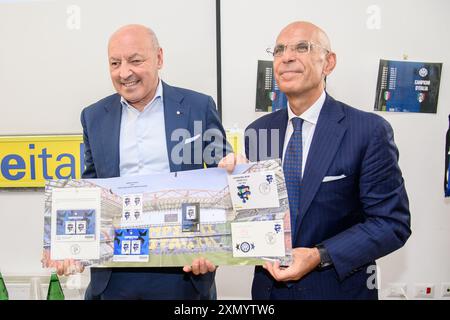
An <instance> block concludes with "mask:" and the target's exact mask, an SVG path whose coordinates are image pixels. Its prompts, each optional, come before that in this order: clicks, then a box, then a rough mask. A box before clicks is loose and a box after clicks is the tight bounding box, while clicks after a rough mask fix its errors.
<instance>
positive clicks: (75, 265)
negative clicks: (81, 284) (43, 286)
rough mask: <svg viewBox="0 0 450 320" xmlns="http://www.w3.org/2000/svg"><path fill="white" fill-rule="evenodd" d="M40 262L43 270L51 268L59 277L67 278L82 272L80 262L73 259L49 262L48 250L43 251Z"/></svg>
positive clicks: (82, 267) (82, 268)
mask: <svg viewBox="0 0 450 320" xmlns="http://www.w3.org/2000/svg"><path fill="white" fill-rule="evenodd" d="M41 262H42V267H43V268H53V269H55V270H56V273H57V274H58V275H59V276H62V275H65V276H69V275H71V274H76V273H82V272H83V271H84V265H82V264H81V262H80V261H75V260H73V259H66V260H51V259H50V251H49V250H44V252H43V253H42V259H41Z"/></svg>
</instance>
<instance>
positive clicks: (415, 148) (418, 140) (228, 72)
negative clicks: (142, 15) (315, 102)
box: [222, 0, 450, 298]
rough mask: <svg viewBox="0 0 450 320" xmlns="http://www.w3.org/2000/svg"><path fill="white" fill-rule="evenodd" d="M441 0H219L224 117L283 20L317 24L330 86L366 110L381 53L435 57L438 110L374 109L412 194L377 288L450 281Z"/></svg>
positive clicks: (240, 100)
mask: <svg viewBox="0 0 450 320" xmlns="http://www.w3.org/2000/svg"><path fill="white" fill-rule="evenodd" d="M372 5H375V6H377V8H379V10H380V12H381V24H380V29H369V28H368V27H367V24H366V23H367V21H368V20H370V19H369V17H370V16H371V15H370V14H368V13H367V10H368V8H369V7H370V6H372ZM448 12H450V2H448V1H446V0H430V1H426V2H425V1H419V0H413V1H411V0H396V1H384V0H375V1H373V0H370V1H368V0H340V1H333V0H322V1H302V0H280V1H276V2H275V1H269V0H247V1H240V0H227V1H223V5H222V14H223V23H222V29H223V43H222V48H223V52H222V55H223V70H224V75H223V109H224V116H223V122H224V125H225V126H235V125H236V126H237V127H241V128H245V126H247V125H248V124H249V122H251V121H253V120H254V119H256V118H258V117H259V116H261V115H262V113H256V112H254V109H255V95H256V94H255V89H256V70H257V60H258V59H260V60H270V59H271V57H269V56H268V55H267V54H266V53H265V49H266V48H267V47H268V46H271V45H273V43H274V42H275V38H276V36H277V35H278V33H279V31H280V30H281V29H282V28H283V27H284V26H285V25H287V24H288V23H289V22H292V21H295V20H307V21H311V22H313V23H315V24H317V25H319V26H321V27H322V28H323V29H324V30H325V31H326V32H327V33H328V35H329V37H330V39H331V44H332V49H333V50H334V51H335V52H336V53H337V61H338V62H337V68H336V69H335V71H334V72H333V74H332V75H331V76H329V77H328V82H327V85H328V92H329V93H330V94H331V95H332V96H334V97H335V98H336V99H338V100H341V101H343V102H346V103H348V104H350V105H353V106H355V107H357V108H359V109H361V110H365V111H372V110H373V106H374V101H375V89H376V81H377V75H378V64H379V59H392V60H402V59H403V55H408V58H409V60H411V61H425V62H443V63H444V67H443V72H442V78H441V87H440V94H439V105H438V112H437V114H411V113H409V114H394V113H381V112H378V114H380V115H381V116H382V117H384V118H386V119H387V120H388V121H389V122H390V123H391V124H392V126H393V128H394V132H395V140H396V143H397V146H398V148H399V151H400V166H401V169H402V171H403V175H404V178H405V181H406V188H407V191H408V195H409V198H410V209H411V215H412V231H413V234H412V236H411V238H410V239H409V241H408V242H407V244H406V246H405V247H404V248H402V249H401V250H399V251H397V252H395V253H393V254H391V255H389V256H387V257H384V258H382V259H380V261H379V266H380V273H381V288H382V291H381V295H380V297H382V298H383V297H384V296H385V295H386V293H387V292H386V288H387V287H388V285H389V284H390V283H404V284H406V285H407V292H406V293H407V296H408V297H409V298H413V296H414V294H413V293H414V290H413V288H414V284H416V283H431V284H434V285H436V289H438V291H439V292H437V296H436V297H437V298H439V297H440V286H441V283H442V282H447V283H448V282H450V250H449V249H448V248H449V245H450V210H449V209H450V206H449V205H450V200H448V199H444V197H443V178H444V150H445V134H446V131H447V128H448V118H447V117H448V114H449V113H450V109H449V105H450V91H449V80H450V74H449V73H448V72H447V71H448V70H447V67H448V65H449V64H450V41H449V40H448V30H450V23H449V19H448Z"/></svg>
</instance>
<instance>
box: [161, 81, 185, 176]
mask: <svg viewBox="0 0 450 320" xmlns="http://www.w3.org/2000/svg"><path fill="white" fill-rule="evenodd" d="M162 84H163V101H164V124H165V128H166V143H167V154H168V156H169V164H170V171H171V172H176V171H181V169H182V168H181V164H175V163H174V162H173V161H172V157H171V153H172V149H173V147H175V145H176V144H177V143H179V141H171V135H172V132H174V131H175V130H176V129H180V128H182V129H188V128H189V123H188V121H189V112H190V108H189V106H187V105H185V104H182V101H183V99H184V96H183V95H182V94H180V93H179V92H178V91H177V90H175V89H174V88H173V87H171V86H169V85H168V84H166V83H165V82H163V83H162Z"/></svg>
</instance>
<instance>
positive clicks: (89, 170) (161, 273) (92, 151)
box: [81, 82, 230, 299]
mask: <svg viewBox="0 0 450 320" xmlns="http://www.w3.org/2000/svg"><path fill="white" fill-rule="evenodd" d="M163 102H164V121H165V130H166V136H165V137H158V138H159V139H165V140H166V141H167V152H168V155H169V162H170V171H171V172H175V171H181V170H193V169H201V168H203V163H193V162H191V163H184V162H183V163H181V164H177V163H174V162H173V161H172V159H171V157H170V155H171V152H172V149H173V148H174V146H175V145H177V143H179V141H171V134H172V132H173V131H174V130H176V129H187V130H188V131H189V133H190V135H191V137H194V135H196V134H198V133H197V132H194V121H201V124H202V130H203V131H202V132H203V133H204V132H205V131H206V130H207V129H213V130H214V129H215V130H216V133H219V134H220V135H221V138H222V139H221V141H215V140H214V141H213V142H211V143H214V145H217V144H218V145H220V146H222V147H221V152H220V153H221V154H218V155H216V154H213V156H217V157H218V158H219V159H220V158H222V157H223V156H224V155H225V154H226V153H227V152H229V151H230V150H229V149H227V148H229V147H228V145H227V143H226V139H225V132H224V129H223V127H222V124H221V123H220V119H219V117H218V114H217V112H216V107H215V104H214V101H213V100H212V98H211V97H209V96H206V95H204V94H201V93H198V92H194V91H191V90H186V89H181V88H176V87H172V86H169V85H167V84H166V83H164V82H163ZM121 115H122V107H121V103H120V96H119V95H118V94H113V95H111V96H108V97H106V98H104V99H102V100H100V101H98V102H96V103H94V104H93V105H91V106H89V107H87V108H85V109H84V110H83V111H82V113H81V123H82V125H83V137H84V144H85V153H84V155H85V159H84V160H85V161H84V162H85V170H84V173H83V175H82V177H83V178H111V177H118V176H120V169H119V159H120V158H119V150H120V148H119V138H120V122H121ZM211 143H210V142H208V141H203V142H202V144H195V143H191V145H192V146H191V157H192V158H193V157H194V154H195V152H196V151H198V150H194V148H197V147H198V146H199V145H200V146H201V148H202V150H201V152H202V155H203V150H204V149H205V148H206V147H207V146H210V147H212V146H211V145H210V144H211ZM215 165H217V164H211V165H209V166H215ZM139 269H141V270H139V274H142V276H143V277H147V278H146V279H147V281H148V277H151V278H152V279H151V282H152V283H153V284H154V287H156V288H157V287H163V286H165V287H167V288H173V287H176V288H178V289H179V290H172V292H169V293H161V295H159V296H158V297H159V298H161V299H198V298H208V297H210V294H211V292H210V289H211V288H213V289H214V290H215V286H214V275H215V274H214V273H208V274H206V275H204V276H193V275H187V274H185V273H184V272H183V271H182V268H181V267H179V268H145V269H146V270H145V271H147V272H142V271H143V270H142V269H143V268H139ZM128 271H131V272H133V270H128ZM136 271H137V272H138V270H136ZM111 272H112V270H111V269H109V268H106V269H104V268H91V283H90V286H89V288H88V291H87V295H86V297H87V298H95V297H98V296H99V295H100V294H101V293H102V292H103V291H104V290H105V288H106V286H107V285H108V282H109V279H110V277H111ZM123 285H124V286H126V285H127V284H126V282H124V284H123ZM192 286H193V287H194V289H195V290H192V288H191V287H192ZM148 290H152V288H151V287H149V288H148ZM157 294H158V293H157Z"/></svg>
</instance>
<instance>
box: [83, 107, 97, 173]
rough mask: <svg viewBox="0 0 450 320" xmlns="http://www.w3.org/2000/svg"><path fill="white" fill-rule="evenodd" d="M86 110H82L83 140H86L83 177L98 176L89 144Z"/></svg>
mask: <svg viewBox="0 0 450 320" xmlns="http://www.w3.org/2000/svg"><path fill="white" fill-rule="evenodd" d="M85 113H86V110H83V111H82V112H81V125H82V126H83V142H84V171H83V174H82V175H81V177H82V178H83V179H92V178H97V171H96V170H95V165H94V160H93V158H92V150H91V145H90V144H89V135H88V130H87V127H86V119H85V117H86V114H85Z"/></svg>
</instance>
